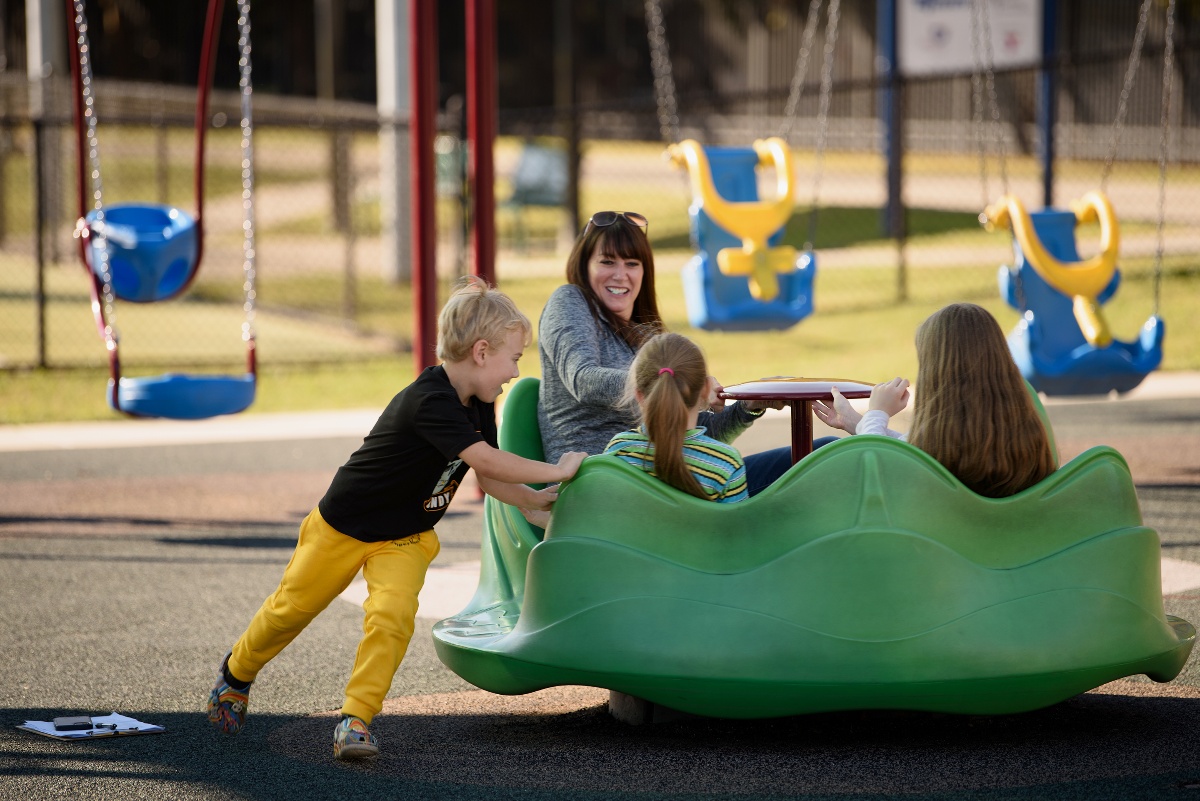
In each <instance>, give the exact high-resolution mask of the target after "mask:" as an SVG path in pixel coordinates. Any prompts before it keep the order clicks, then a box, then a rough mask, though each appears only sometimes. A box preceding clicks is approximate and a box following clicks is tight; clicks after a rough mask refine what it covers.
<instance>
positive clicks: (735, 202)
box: [646, 0, 840, 331]
mask: <svg viewBox="0 0 1200 801" xmlns="http://www.w3.org/2000/svg"><path fill="white" fill-rule="evenodd" d="M821 5H822V0H811V2H810V5H809V11H808V20H807V22H806V24H805V30H804V38H803V41H802V44H801V48H800V53H799V56H798V57H797V61H796V71H795V74H794V76H793V79H792V87H791V92H790V94H789V97H788V102H787V107H786V108H785V112H784V122H783V124H782V127H781V130H780V135H779V136H777V137H773V138H769V139H764V140H759V141H757V142H755V143H754V144H753V146H752V147H749V148H747V147H717V146H711V145H702V144H700V143H699V142H697V141H695V140H692V139H688V140H685V141H682V142H680V141H679V131H678V114H677V110H676V109H677V104H676V100H675V84H674V79H673V77H672V71H671V61H670V50H669V48H668V46H667V42H666V37H665V32H664V29H663V15H662V9H661V6H660V2H659V0H647V2H646V23H647V29H648V32H649V38H650V48H651V55H652V59H651V64H652V66H653V69H654V73H655V89H656V91H657V93H658V113H659V122H660V128H661V130H662V133H663V136H664V138H665V139H666V140H667V141H668V142H669V143H671V144H670V145H669V147H668V155H669V156H670V158H671V160H672V163H674V164H675V165H676V166H679V167H685V168H686V169H687V171H688V174H689V177H690V183H691V187H692V204H691V206H690V208H689V216H690V219H691V234H692V245H693V247H694V248H695V250H696V255H694V256H693V257H692V258H691V259H690V260H689V261H688V263H687V264H686V265H685V267H684V270H683V285H684V296H685V298H686V300H687V307H688V320H689V322H690V323H691V324H692V325H693V326H695V327H696V328H703V329H708V330H731V331H745V330H771V329H786V328H790V327H791V326H792V325H795V324H796V323H798V322H799V321H801V320H803V319H804V318H805V317H807V316H809V315H810V314H812V311H813V297H812V296H813V280H814V278H815V276H816V269H817V265H816V255H815V254H814V252H813V245H812V241H813V236H814V234H815V226H816V215H817V206H818V195H819V185H820V168H821V163H822V158H823V154H824V148H825V141H826V131H827V123H828V117H829V99H830V96H831V94H832V65H833V48H834V45H835V44H836V42H837V27H838V19H839V7H840V0H831V2H830V4H829V8H828V13H827V17H826V28H825V51H824V52H825V61H824V66H823V69H822V78H821V98H820V113H819V116H818V126H817V127H818V139H817V147H816V164H817V167H816V176H815V178H814V181H813V199H812V208H811V211H810V214H809V233H808V240H807V242H806V244H805V248H804V252H803V253H802V254H799V255H797V252H796V249H795V248H793V247H790V246H784V245H781V244H780V243H781V241H782V239H783V231H784V228H785V226H786V225H787V222H788V221H789V220H790V219H791V216H792V213H793V211H794V208H795V196H796V192H795V177H794V171H793V166H792V159H791V151H790V147H789V145H788V138H787V136H788V133H789V132H790V130H791V125H792V122H793V120H794V118H795V113H796V108H797V105H798V103H799V99H800V94H801V92H802V90H803V83H804V76H805V72H806V69H807V64H808V57H809V53H810V52H811V49H812V42H813V37H814V35H815V32H816V23H817V20H818V18H819V17H820V10H821ZM760 167H762V168H767V169H770V168H773V169H774V171H775V179H776V187H777V189H776V194H775V197H774V198H773V199H770V200H760V198H759V194H758V168H760Z"/></svg>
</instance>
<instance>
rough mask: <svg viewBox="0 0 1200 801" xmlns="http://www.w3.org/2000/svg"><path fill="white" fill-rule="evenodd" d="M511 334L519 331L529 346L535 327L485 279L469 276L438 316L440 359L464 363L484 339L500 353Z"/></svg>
mask: <svg viewBox="0 0 1200 801" xmlns="http://www.w3.org/2000/svg"><path fill="white" fill-rule="evenodd" d="M512 331H520V332H521V333H522V335H523V341H524V344H525V346H526V347H528V346H529V343H530V341H532V339H533V324H532V323H530V322H529V318H528V317H526V316H525V315H524V314H522V313H521V310H520V309H518V308H517V304H515V303H513V301H512V298H510V297H509V296H508V295H505V294H504V293H503V292H501V291H500V290H498V289H496V288H495V287H493V286H491V285H489V284H488V283H487V282H486V281H484V280H483V279H481V278H476V277H474V276H468V277H467V278H464V279H463V281H462V283H461V284H460V286H459V287H458V289H456V290H454V292H453V293H452V294H451V295H450V299H449V300H447V301H446V305H445V306H443V307H442V312H441V314H439V315H438V334H437V357H438V359H439V360H441V361H443V362H458V361H462V360H463V359H465V358H467V357H468V356H470V355H471V348H472V347H474V345H475V343H476V342H478V341H479V340H481V339H485V340H487V343H488V345H489V346H490V347H491V349H492V350H499V349H500V348H501V347H503V346H504V340H505V339H507V338H508V335H509V333H511V332H512Z"/></svg>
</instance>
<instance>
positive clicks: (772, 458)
mask: <svg viewBox="0 0 1200 801" xmlns="http://www.w3.org/2000/svg"><path fill="white" fill-rule="evenodd" d="M648 225H649V224H648V222H647V220H646V218H645V217H644V216H642V215H641V214H637V213H635V212H619V211H599V212H596V213H595V214H593V215H592V218H591V219H590V220H589V221H588V224H587V225H586V226H584V229H583V233H582V234H581V235H580V236H579V238H578V240H576V242H575V247H574V248H573V249H572V251H571V255H570V256H569V257H568V258H567V283H566V284H565V285H563V286H560V287H559V288H558V289H556V290H554V292H553V293H552V294H551V295H550V299H549V301H547V303H546V306H545V308H544V309H543V310H542V317H541V321H540V323H539V326H538V354H539V356H540V357H541V364H542V382H541V389H540V394H539V396H538V425H539V426H540V428H541V434H542V447H543V450H544V451H545V458H546V459H547V460H549V461H554V459H556V458H557V455H558V454H562V453H566V452H567V451H573V450H574V451H585V452H586V453H591V454H597V453H603V452H604V449H605V447H606V446H607V445H608V442H609V440H611V439H612V438H613V436H614V435H616V434H617V433H618V432H621V431H627V430H629V429H630V428H634V427H636V425H637V424H638V422H639V421H638V410H637V406H636V405H634V404H629V403H628V402H627V401H626V400H625V382H626V379H627V377H628V374H629V368H630V365H632V364H633V359H634V356H636V355H637V352H638V349H639V348H640V347H641V346H642V344H643V343H645V342H646V341H647V340H648V339H650V338H651V337H653V336H654V335H656V334H660V333H663V332H664V330H665V326H664V325H663V321H662V317H661V316H660V315H659V313H658V301H657V297H656V295H655V292H654V253H653V252H652V251H651V249H650V240H649V239H648V238H647V228H648ZM770 405H772V404H769V403H755V402H743V401H737V402H736V403H733V404H730V405H729V406H721V407H720V410H719V411H708V412H704V413H703V414H702V415H701V419H700V422H699V425H702V426H704V427H705V428H706V429H707V430H708V435H709V436H711V437H713V438H714V439H717V440H720V441H721V442H724V443H730V442H732V441H733V440H734V438H736V437H737V436H738V435H739V434H741V433H742V432H743V431H745V430H746V429H747V428H748V427H749V426H750V424H751V423H753V422H754V421H755V420H756V419H758V418H759V417H761V416H762V414H763V412H764V411H765V410H766V409H767V408H768V406H770ZM790 466H791V451H790V450H789V449H788V448H786V447H784V448H777V449H775V450H772V451H767V452H765V453H758V454H751V455H749V456H747V457H746V472H747V479H748V480H747V484H748V488H749V491H750V494H751V495H753V494H755V493H756V492H758V491H759V490H761V489H763V488H764V487H766V486H767V485H768V484H770V483H771V482H772V481H774V480H775V479H776V478H778V477H779V476H780V475H782V474H783V473H784V471H786V470H787V468H788V467H790ZM534 522H537V521H534Z"/></svg>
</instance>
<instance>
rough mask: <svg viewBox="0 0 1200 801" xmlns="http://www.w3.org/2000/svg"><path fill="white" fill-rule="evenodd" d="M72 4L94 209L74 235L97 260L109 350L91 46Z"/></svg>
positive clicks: (112, 328) (111, 332)
mask: <svg viewBox="0 0 1200 801" xmlns="http://www.w3.org/2000/svg"><path fill="white" fill-rule="evenodd" d="M74 7H75V18H74V25H75V46H76V50H77V52H78V53H79V73H80V83H81V85H82V88H83V117H84V121H85V130H86V135H87V147H88V164H89V166H90V167H91V174H90V176H89V177H90V178H91V182H92V200H93V205H92V208H93V209H94V210H95V212H96V217H95V219H94V220H93V221H92V222H91V223H88V221H87V219H86V218H81V219H80V220H79V221H78V222H77V223H76V224H75V236H76V237H85V238H86V239H87V240H88V241H87V242H86V243H85V244H84V247H85V248H90V249H91V252H92V255H93V256H94V257H95V258H98V259H99V260H100V261H99V267H100V270H99V275H100V282H101V289H100V297H99V299H98V301H97V302H98V303H99V304H101V310H100V311H101V313H102V319H103V321H104V340H105V343H106V344H107V346H108V349H109V350H110V351H111V350H113V348H114V347H115V345H116V342H117V340H118V339H119V336H118V334H117V329H116V321H115V319H114V317H115V307H114V300H115V297H114V293H113V285H112V270H111V265H110V264H109V261H108V236H107V233H106V226H105V222H104V186H103V183H102V182H101V180H100V142H99V139H98V138H97V137H96V97H95V93H94V92H93V87H92V79H93V76H92V48H91V44H90V42H89V38H88V21H87V8H86V6H85V3H84V0H74ZM93 280H94V279H93Z"/></svg>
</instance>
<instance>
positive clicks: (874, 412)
mask: <svg viewBox="0 0 1200 801" xmlns="http://www.w3.org/2000/svg"><path fill="white" fill-rule="evenodd" d="M889 419H890V418H889V417H888V414H887V412H885V411H883V410H882V409H871V410H869V411H867V413H866V414H864V415H863V416H862V419H861V420H859V421H858V425H857V426H856V427H855V430H854V433H855V434H882V435H883V436H885V437H891V438H892V439H898V440H900V441H901V442H908V437H907V436H906V435H904V434H901V433H900V432H899V431H893V430H892V429H890V428H888V420H889Z"/></svg>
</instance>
